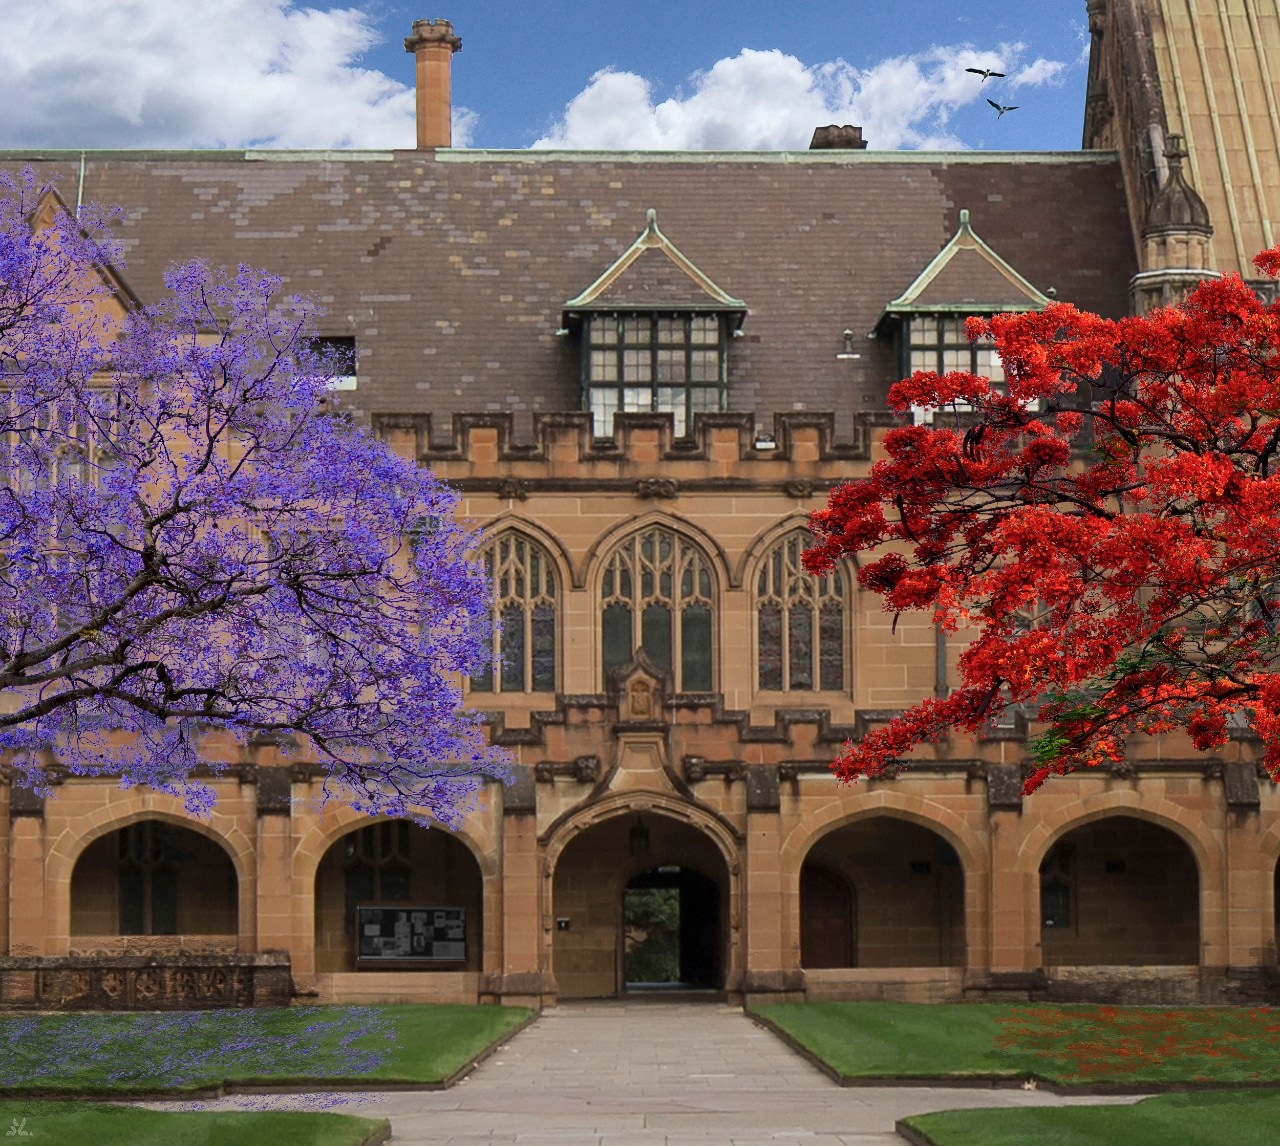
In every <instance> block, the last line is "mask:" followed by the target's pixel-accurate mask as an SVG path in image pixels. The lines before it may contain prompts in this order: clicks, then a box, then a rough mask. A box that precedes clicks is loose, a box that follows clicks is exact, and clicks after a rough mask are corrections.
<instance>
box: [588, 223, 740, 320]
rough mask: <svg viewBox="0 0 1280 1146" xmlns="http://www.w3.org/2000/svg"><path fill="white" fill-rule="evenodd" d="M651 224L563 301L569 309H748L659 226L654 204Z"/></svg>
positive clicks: (738, 310) (733, 310) (730, 310)
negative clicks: (593, 278) (586, 284)
mask: <svg viewBox="0 0 1280 1146" xmlns="http://www.w3.org/2000/svg"><path fill="white" fill-rule="evenodd" d="M647 219H648V222H647V225H646V226H645V229H644V230H643V231H642V232H641V233H640V237H639V238H638V239H636V241H635V242H634V243H632V244H631V246H630V247H628V248H627V249H626V250H625V251H624V252H623V253H622V254H621V255H620V256H619V257H618V259H617V261H616V262H615V263H614V264H613V266H611V267H610V268H609V269H608V270H607V271H605V272H604V274H602V275H601V276H600V277H599V278H598V279H596V281H595V282H593V283H592V284H591V285H590V286H589V287H587V289H586V290H584V291H583V292H582V293H581V294H580V295H578V296H577V297H576V298H571V299H570V300H569V301H568V302H566V303H565V304H564V311H565V314H566V315H573V314H580V313H582V312H583V311H590V310H668V309H672V310H701V311H714V310H720V311H729V312H737V313H739V314H745V313H746V309H747V304H746V303H745V302H743V301H742V299H740V298H734V297H733V295H731V294H729V293H728V292H727V291H724V290H721V289H720V287H718V286H716V284H715V283H714V282H712V280H711V278H710V277H709V276H708V275H706V274H704V273H703V272H702V271H700V270H699V269H698V268H697V267H696V266H694V265H693V263H692V262H690V261H689V260H688V259H687V258H686V257H685V256H684V255H682V254H681V253H680V250H679V248H677V247H676V245H675V244H674V243H673V242H672V241H671V240H670V239H668V238H667V236H666V235H664V234H663V233H662V232H661V231H660V230H659V229H658V212H657V211H655V210H654V209H653V208H652V207H650V208H649V211H648V214H647Z"/></svg>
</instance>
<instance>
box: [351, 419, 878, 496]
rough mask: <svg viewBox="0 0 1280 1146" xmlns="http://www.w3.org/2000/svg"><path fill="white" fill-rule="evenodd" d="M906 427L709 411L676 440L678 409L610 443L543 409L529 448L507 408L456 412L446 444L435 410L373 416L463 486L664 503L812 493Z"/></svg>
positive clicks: (378, 431)
mask: <svg viewBox="0 0 1280 1146" xmlns="http://www.w3.org/2000/svg"><path fill="white" fill-rule="evenodd" d="M899 423H900V419H899V418H897V417H896V416H895V415H893V414H890V413H888V412H877V413H866V414H859V415H857V418H856V421H855V426H854V439H853V440H852V441H837V439H836V434H835V419H834V416H833V415H831V414H812V413H784V414H777V415H775V417H774V425H773V432H772V433H771V434H769V433H761V432H759V431H757V430H756V428H755V427H756V420H755V416H754V415H752V414H749V413H741V414H739V413H729V414H703V415H698V416H697V418H696V419H695V423H694V435H693V437H692V438H690V439H687V440H684V439H681V440H677V439H675V438H674V436H673V430H672V422H671V417H670V415H667V414H621V415H619V416H618V418H617V430H616V432H615V434H614V436H613V437H612V438H603V439H602V438H595V437H593V436H592V434H591V416H590V415H589V414H587V413H576V412H575V413H562V414H540V415H537V416H535V419H534V427H533V428H534V433H533V442H532V443H531V444H528V445H522V444H517V443H515V442H514V440H513V438H514V435H513V418H512V415H510V414H508V413H492V414H458V415H455V416H454V417H453V419H452V423H451V427H450V437H449V439H448V441H446V442H445V443H443V444H440V443H438V442H436V441H435V440H434V434H433V425H432V418H431V415H430V414H406V415H401V414H375V415H374V416H373V430H374V433H375V435H377V436H378V437H379V438H380V439H381V440H383V441H385V442H386V443H387V444H388V445H389V446H390V447H391V448H392V449H393V450H395V451H396V452H397V453H398V454H400V455H401V456H402V457H407V458H414V459H415V460H416V461H417V462H418V463H419V464H421V465H423V466H427V467H429V468H430V469H432V470H433V471H434V472H436V473H437V474H439V475H440V476H441V477H443V478H445V479H446V480H448V481H449V482H450V483H451V484H455V485H457V486H458V487H459V488H462V489H466V490H468V491H471V492H492V493H494V494H496V495H497V496H500V497H502V498H504V499H516V500H523V499H524V498H525V497H527V496H528V495H529V494H530V493H531V492H535V491H536V492H569V491H572V490H577V489H583V488H591V489H593V490H599V491H604V492H614V493H616V492H620V491H621V492H630V493H632V494H634V496H636V497H639V498H642V499H659V500H661V499H669V498H674V497H677V496H679V495H680V494H681V493H682V492H685V491H687V490H689V489H698V490H700V491H703V492H715V491H720V492H731V491H733V490H737V489H755V490H760V489H770V488H774V487H776V490H777V491H778V492H783V493H784V494H786V496H789V497H808V496H811V495H812V493H813V492H814V491H815V490H821V489H823V488H827V487H829V486H831V485H833V484H836V483H838V482H841V481H845V480H847V479H848V478H849V477H850V476H853V475H852V474H851V468H850V463H857V462H862V463H867V462H870V461H871V458H872V446H873V442H874V440H875V439H876V437H877V436H879V435H882V434H883V432H884V431H885V430H887V429H888V428H890V427H891V426H894V425H897V424H899Z"/></svg>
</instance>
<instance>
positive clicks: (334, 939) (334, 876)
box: [315, 820, 484, 974]
mask: <svg viewBox="0 0 1280 1146" xmlns="http://www.w3.org/2000/svg"><path fill="white" fill-rule="evenodd" d="M483 906H484V891H483V874H482V872H481V870H480V864H479V862H478V861H477V860H476V857H475V856H474V855H472V853H471V850H470V849H469V848H468V847H467V846H466V844H464V843H463V842H462V841H461V840H459V839H458V838H457V837H456V836H453V835H450V834H449V833H448V832H447V831H445V830H444V829H443V828H440V827H434V828H431V829H430V830H428V829H426V828H422V827H419V826H418V825H417V824H412V823H410V822H409V821H408V820H379V821H377V822H376V823H370V824H366V825H364V826H363V827H355V828H353V829H352V830H351V831H349V832H347V833H345V834H344V835H342V836H339V837H338V839H336V840H334V841H333V843H331V844H330V845H329V847H328V848H327V849H326V851H325V853H324V856H323V857H322V858H321V860H320V864H319V866H318V867H317V868H316V883H315V921H316V922H315V926H316V932H315V936H316V971H317V973H320V974H325V973H335V972H348V971H479V970H480V969H481V964H482V955H483V947H482V944H483V938H484V937H483ZM360 908H364V909H376V908H385V909H387V910H385V911H382V912H376V911H373V910H366V911H365V912H363V913H362V916H363V918H361V917H360V916H358V909H360ZM371 928H376V929H377V930H376V931H372V930H370V929H371Z"/></svg>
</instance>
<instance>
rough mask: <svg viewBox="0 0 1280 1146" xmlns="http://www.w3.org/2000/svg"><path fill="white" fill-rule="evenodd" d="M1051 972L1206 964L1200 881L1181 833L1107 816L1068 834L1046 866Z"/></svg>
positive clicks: (1043, 900)
mask: <svg viewBox="0 0 1280 1146" xmlns="http://www.w3.org/2000/svg"><path fill="white" fill-rule="evenodd" d="M1040 925H1041V927H1040V941H1041V954H1042V960H1043V963H1044V965H1045V966H1047V967H1054V966H1098V965H1102V966H1139V965H1157V966H1158V965H1187V964H1198V963H1199V962H1200V874H1199V870H1198V868H1197V866H1196V860H1195V856H1194V855H1193V854H1192V852H1191V849H1190V848H1189V847H1188V846H1187V844H1186V843H1185V842H1184V841H1183V840H1181V839H1180V838H1179V837H1178V836H1177V835H1176V834H1175V833H1174V832H1173V831H1171V830H1170V829H1168V828H1165V827H1161V826H1160V825H1159V824H1154V823H1151V822H1150V821H1148V820H1140V819H1137V818H1136V817H1133V816H1107V817H1106V818H1105V819H1101V820H1094V821H1093V822H1091V823H1088V824H1082V825H1081V826H1080V827H1078V828H1074V829H1072V830H1071V831H1068V832H1066V833H1065V834H1064V835H1062V836H1060V837H1059V838H1058V840H1057V841H1056V842H1055V843H1054V844H1053V846H1052V847H1050V848H1049V850H1048V852H1046V853H1045V857H1044V859H1043V860H1042V861H1041V864H1040Z"/></svg>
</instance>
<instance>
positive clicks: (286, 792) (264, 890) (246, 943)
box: [240, 766, 314, 951]
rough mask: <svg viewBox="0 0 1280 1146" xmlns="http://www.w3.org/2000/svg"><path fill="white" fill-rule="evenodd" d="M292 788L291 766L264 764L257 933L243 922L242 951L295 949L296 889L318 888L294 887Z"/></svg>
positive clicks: (259, 819)
mask: <svg viewBox="0 0 1280 1146" xmlns="http://www.w3.org/2000/svg"><path fill="white" fill-rule="evenodd" d="M292 790H293V783H292V778H291V775H290V771H289V768H288V767H287V766H285V767H280V766H276V767H259V769H258V806H257V833H256V834H257V853H258V888H257V892H258V894H257V896H256V905H257V919H256V920H255V921H254V926H255V931H256V934H255V933H254V932H250V930H249V928H247V927H246V926H245V925H244V922H243V921H242V922H241V925H240V950H241V951H255V950H256V951H290V950H291V949H292V947H293V896H294V893H295V890H296V891H297V892H298V893H299V894H306V895H311V894H314V888H313V889H303V888H298V889H295V888H294V886H293V816H292V811H293V796H292ZM313 941H314V940H313Z"/></svg>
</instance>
